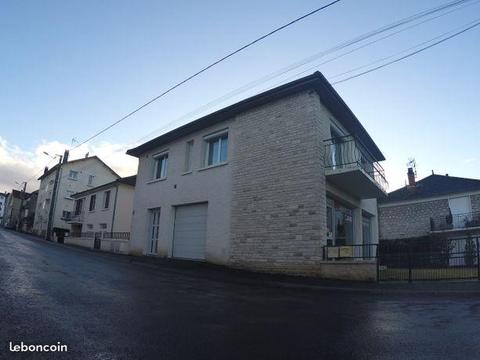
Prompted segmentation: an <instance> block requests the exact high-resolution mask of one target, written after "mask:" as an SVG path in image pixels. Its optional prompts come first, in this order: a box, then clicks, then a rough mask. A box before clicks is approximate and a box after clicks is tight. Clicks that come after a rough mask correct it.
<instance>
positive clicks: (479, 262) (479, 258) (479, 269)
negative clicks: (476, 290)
mask: <svg viewBox="0 0 480 360" xmlns="http://www.w3.org/2000/svg"><path fill="white" fill-rule="evenodd" d="M475 243H476V244H475V245H476V248H477V279H478V280H480V249H479V248H478V236H477V237H476V238H475Z"/></svg>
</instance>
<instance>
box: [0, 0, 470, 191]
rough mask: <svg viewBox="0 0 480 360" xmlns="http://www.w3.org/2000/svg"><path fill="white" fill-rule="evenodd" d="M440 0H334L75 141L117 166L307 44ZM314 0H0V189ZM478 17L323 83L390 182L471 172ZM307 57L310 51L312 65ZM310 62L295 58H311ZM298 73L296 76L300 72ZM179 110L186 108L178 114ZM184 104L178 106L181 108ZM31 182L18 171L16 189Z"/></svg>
mask: <svg viewBox="0 0 480 360" xmlns="http://www.w3.org/2000/svg"><path fill="white" fill-rule="evenodd" d="M446 2H447V0H445V1H428V0H422V1H416V0H415V1H414V0H398V1H395V0H391V1H387V0H365V1H356V0H342V1H341V2H340V3H338V4H336V5H334V6H332V7H330V8H329V9H328V10H325V11H323V12H321V13H318V14H316V15H314V16H312V17H309V18H308V19H306V20H304V21H302V22H300V23H298V24H295V25H294V26H291V27H289V28H288V29H286V30H284V31H282V32H280V33H277V34H275V35H274V36H272V37H271V38H268V39H267V40H265V41H263V42H261V43H260V44H257V45H255V46H254V47H252V48H250V49H248V50H246V51H245V52H243V53H241V54H240V55H238V56H235V57H234V58H232V59H229V60H228V61H226V62H224V63H222V64H221V65H219V66H217V67H215V68H214V69H212V70H211V71H209V72H207V73H205V74H203V75H202V76H200V77H198V78H196V79H195V80H194V81H192V82H190V83H189V84H187V85H185V86H183V87H181V88H179V89H177V90H176V91H175V92H173V93H172V94H169V95H168V96H166V97H164V98H162V99H161V100H159V101H157V102H156V103H154V104H153V105H152V106H150V107H148V108H147V109H146V110H144V111H142V112H140V113H138V114H136V115H135V116H134V117H132V118H130V119H129V120H127V121H125V122H124V123H122V124H121V125H119V126H117V127H115V128H114V129H112V130H111V131H109V132H107V133H105V134H103V135H102V136H100V137H99V138H97V139H95V141H93V142H92V143H90V144H89V145H88V146H83V147H82V148H80V149H78V150H77V151H75V152H74V153H73V154H72V158H77V157H80V156H83V155H84V153H85V152H87V151H89V152H90V154H96V155H99V156H101V157H102V158H103V159H104V160H105V161H106V162H107V163H109V164H110V165H111V166H112V167H113V168H115V169H116V170H117V171H119V172H120V173H121V174H122V175H130V174H133V173H135V171H136V160H135V159H134V158H131V157H129V156H126V155H124V152H125V150H126V149H127V148H128V147H131V146H132V145H133V144H136V143H139V142H142V141H145V140H147V139H150V138H152V137H153V136H155V135H159V134H161V133H162V132H165V131H166V130H169V129H172V128H174V127H175V126H178V125H180V124H183V123H185V122H187V121H189V120H193V119H194V118H195V117H198V116H200V115H203V114H206V113H208V112H211V111H213V110H215V109H218V108H221V107H224V106H226V105H229V104H231V103H233V102H236V101H238V100H241V99H242V98H245V97H247V96H250V95H253V94H255V93H257V92H259V91H261V90H263V89H265V88H267V87H269V86H271V85H273V84H275V83H277V82H278V81H281V80H282V79H286V78H287V77H288V76H292V75H295V74H296V73H298V72H299V71H301V70H302V69H306V68H307V66H305V67H303V68H301V69H299V70H296V71H293V72H292V73H290V74H287V75H285V76H283V77H280V78H279V79H275V80H273V81H271V82H269V83H265V84H262V85H261V86H258V87H256V88H253V89H250V90H249V91H246V92H243V93H240V94H238V95H237V96H236V97H233V98H230V99H228V100H226V101H224V102H219V103H217V104H216V105H215V106H213V107H207V108H203V109H202V111H197V112H194V111H195V110H197V109H198V108H200V107H201V106H203V105H205V104H208V103H209V102H210V101H212V100H215V99H217V98H218V97H221V96H222V95H224V94H226V93H228V92H230V91H232V90H235V89H237V88H239V87H241V86H242V85H245V84H246V83H249V82H250V81H253V80H256V79H259V78H261V77H262V76H264V75H266V74H268V73H270V72H272V71H275V70H277V69H280V68H282V67H284V66H287V65H289V64H291V63H293V62H296V61H298V60H301V59H303V58H305V57H307V56H309V55H312V54H314V53H317V52H319V51H322V50H325V49H328V48H330V47H331V46H334V45H336V44H338V43H340V42H342V41H345V40H348V39H350V38H353V37H355V36H357V35H359V34H361V33H364V32H367V31H371V30H373V29H376V28H378V27H380V26H382V25H385V24H388V23H390V22H392V21H395V20H398V19H400V18H402V17H405V16H408V15H412V14H414V13H417V12H419V11H421V10H425V9H428V8H431V7H434V6H437V5H440V4H443V3H446ZM325 3H327V1H313V0H312V1H310V0H305V1H278V0H263V1H250V0H243V1H235V2H233V1H202V2H200V1H131V0H130V1H121V0H105V1H96V0H95V1H86V0H82V1H63V0H58V1H49V0H44V1H22V2H20V1H13V0H12V1H7V0H4V1H2V2H1V3H0V26H1V31H0V44H1V47H2V50H1V56H0V108H1V109H2V112H1V115H0V125H1V127H0V191H11V189H12V187H17V188H18V186H17V185H15V181H17V182H21V181H24V180H25V179H27V178H30V177H32V176H34V175H35V174H36V173H38V172H39V171H41V169H42V168H43V166H45V165H46V164H47V163H48V162H49V161H50V159H49V158H48V157H47V156H45V155H44V154H43V151H48V152H50V153H63V149H64V148H65V147H69V146H70V145H71V144H72V139H76V140H77V141H81V140H83V139H85V138H87V137H89V136H90V135H92V134H93V133H95V132H96V131H98V130H99V129H101V128H102V127H104V126H106V125H108V124H109V123H111V122H113V121H115V120H117V119H118V118H120V117H122V116H123V115H125V114H126V113H128V112H130V111H131V110H133V109H134V108H135V107H136V106H138V105H140V104H141V103H143V102H145V101H147V100H149V99H150V98H152V97H154V96H155V95H157V94H159V93H160V92H162V91H163V90H165V89H166V88H168V87H169V86H171V85H172V84H174V83H175V82H177V81H179V80H181V79H183V78H185V77H186V76H188V75H190V74H191V73H193V72H195V71H196V70H198V69H199V68H201V67H203V66H205V65H206V64H208V63H210V62H212V61H213V60H216V59H217V58H219V57H221V56H222V55H224V54H226V53H228V52H230V51H232V50H234V49H235V48H237V47H239V46H241V45H243V44H245V43H246V42H249V41H251V40H252V39H254V38H256V37H257V36H259V35H262V34H263V33H266V32H268V31H270V30H271V29H273V28H274V27H276V26H279V25H282V24H284V23H286V22H288V21H290V20H291V19H293V18H295V17H297V16H299V15H302V14H304V13H306V12H308V11H310V10H312V9H314V8H316V7H318V6H320V5H322V4H325ZM471 3H472V4H471V5H470V6H468V7H465V8H464V9H460V10H458V11H455V12H453V13H451V14H449V15H446V16H443V17H441V18H438V19H436V20H433V21H431V22H428V23H425V24H423V25H420V26H418V27H416V28H413V29H411V30H409V31H405V32H403V33H401V34H398V35H396V36H393V37H391V38H389V39H386V40H384V41H381V42H378V43H376V44H374V45H372V46H369V47H366V48H364V49H362V50H360V51H358V52H355V53H352V54H351V55H349V56H345V57H343V58H341V59H339V60H337V61H333V62H331V63H329V64H326V65H323V66H320V67H318V70H320V71H322V72H323V73H324V74H325V75H326V77H327V78H328V79H331V80H336V79H337V78H334V75H336V74H338V73H341V72H344V71H347V70H350V69H352V68H355V67H358V66H361V65H364V64H366V63H369V62H371V61H374V60H376V59H380V58H383V57H386V56H389V55H391V54H394V53H396V52H399V51H401V50H403V49H407V48H409V47H412V46H414V45H416V44H418V43H421V42H423V41H426V40H429V39H431V38H433V37H436V36H438V35H440V34H441V33H444V32H446V31H450V30H453V29H457V28H459V27H461V26H462V25H464V24H466V23H468V22H471V21H473V20H475V19H476V18H477V17H479V16H480V4H479V1H478V0H477V1H471ZM479 40H480V28H477V29H475V30H472V31H469V32H467V33H465V34H463V35H461V36H459V37H457V38H455V39H453V40H451V41H449V42H446V43H444V44H441V45H439V46H437V47H435V48H433V49H431V50H428V51H427V52H424V53H422V54H419V55H417V56H415V57H412V58H410V59H407V60H406V61H404V62H401V63H397V64H394V65H392V66H390V67H387V68H384V69H382V70H379V71H376V72H374V73H372V74H369V75H366V76H363V77H360V78H358V79H355V80H351V81H348V82H346V83H343V84H339V85H336V86H335V88H336V89H337V91H338V92H339V93H340V95H341V96H342V97H343V99H344V100H345V101H346V103H347V104H348V105H349V106H350V108H351V109H352V110H353V111H354V113H355V114H356V115H357V117H358V118H359V119H360V121H361V122H362V124H363V125H364V127H365V128H366V129H367V131H368V132H369V133H370V135H371V136H372V137H373V139H374V140H375V142H376V143H377V144H378V146H379V147H380V149H381V150H382V151H383V153H384V154H385V156H386V158H387V161H386V162H384V167H385V168H386V170H387V177H388V180H389V182H390V190H393V189H395V188H398V187H399V186H402V185H403V184H404V182H405V179H406V176H405V174H406V163H407V161H408V158H410V157H414V158H415V159H416V161H417V164H418V165H417V166H418V172H419V177H423V176H426V175H428V174H430V173H431V170H434V171H435V172H437V173H449V174H450V175H453V176H463V177H476V178H480V170H479V169H480V156H479V154H480V152H479V147H478V143H479V134H480V122H479V119H480V107H479V106H478V101H479V92H478V84H479V83H480V81H479V80H480V72H479V70H478V65H479V64H480V46H479V43H480V41H479ZM313 64H315V62H314V63H313ZM311 65H312V64H309V66H311ZM313 71H314V70H311V71H310V72H309V73H311V72H313ZM192 112H193V113H192ZM187 114H190V115H188V116H185V115H187ZM36 186H37V184H36V183H35V182H31V183H30V186H29V190H33V189H34V187H36Z"/></svg>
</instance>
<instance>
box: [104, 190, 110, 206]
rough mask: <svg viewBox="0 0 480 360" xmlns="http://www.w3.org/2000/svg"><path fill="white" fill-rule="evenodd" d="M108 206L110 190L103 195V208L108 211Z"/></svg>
mask: <svg viewBox="0 0 480 360" xmlns="http://www.w3.org/2000/svg"><path fill="white" fill-rule="evenodd" d="M109 206H110V190H108V191H105V192H104V193H103V208H104V209H108V207H109Z"/></svg>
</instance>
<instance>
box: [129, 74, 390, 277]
mask: <svg viewBox="0 0 480 360" xmlns="http://www.w3.org/2000/svg"><path fill="white" fill-rule="evenodd" d="M127 154H130V155H133V156H136V157H138V158H139V166H138V174H137V185H136V189H135V200H134V211H133V222H132V236H131V244H130V246H131V253H134V254H146V255H157V256H166V257H174V258H184V259H195V260H206V261H209V262H213V263H218V264H225V265H229V266H233V267H238V268H247V269H252V270H258V271H268V272H286V273H294V274H321V275H323V276H326V275H325V273H324V271H325V268H324V267H322V266H325V267H326V265H325V262H324V261H323V250H324V249H323V247H324V246H325V245H327V244H331V245H351V244H371V243H377V241H378V223H377V202H376V198H377V197H382V196H385V195H386V193H385V186H386V181H385V177H384V174H383V169H382V168H381V166H380V165H379V164H378V162H379V161H382V160H384V156H383V154H382V153H381V151H380V150H379V148H378V147H377V145H376V144H375V143H374V141H373V140H372V139H371V137H370V136H369V134H368V133H367V131H366V130H365V129H364V128H363V126H362V125H361V124H360V122H359V120H358V119H357V118H356V117H355V115H354V114H353V113H352V111H351V110H350V109H349V108H348V106H347V105H346V104H345V103H344V102H343V100H342V99H341V98H340V96H339V95H338V93H337V92H336V91H335V90H334V89H333V87H332V86H331V85H330V84H329V83H328V81H327V80H326V79H325V78H324V77H323V75H322V74H320V73H319V72H316V73H314V74H312V75H310V76H307V77H304V78H302V79H299V80H296V81H293V82H291V83H288V84H286V85H283V86H280V87H277V88H275V89H272V90H269V91H266V92H264V93H261V94H259V95H256V96H253V97H251V98H249V99H246V100H244V101H241V102H239V103H237V104H234V105H232V106H229V107H227V108H224V109H222V110H219V111H217V112H215V113H213V114H210V115H207V116H205V117H202V118H200V119H198V120H196V121H193V122H191V123H189V124H187V125H184V126H182V127H179V128H177V129H175V130H173V131H170V132H169V133H166V134H164V135H162V136H159V137H157V138H156V139H153V140H151V141H149V142H147V143H145V144H143V145H141V146H138V147H136V148H134V149H131V150H129V151H128V152H127ZM330 263H332V262H330ZM322 264H323V265H322ZM372 269H373V270H374V269H375V268H374V267H373V268H372Z"/></svg>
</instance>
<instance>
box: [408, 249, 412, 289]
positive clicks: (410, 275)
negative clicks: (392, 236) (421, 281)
mask: <svg viewBox="0 0 480 360" xmlns="http://www.w3.org/2000/svg"><path fill="white" fill-rule="evenodd" d="M408 282H412V249H411V245H410V241H409V242H408Z"/></svg>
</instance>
